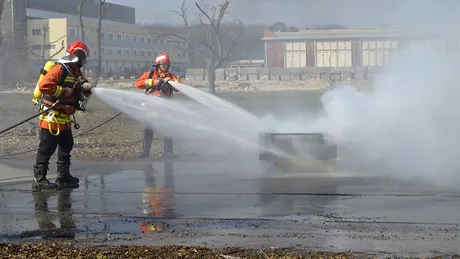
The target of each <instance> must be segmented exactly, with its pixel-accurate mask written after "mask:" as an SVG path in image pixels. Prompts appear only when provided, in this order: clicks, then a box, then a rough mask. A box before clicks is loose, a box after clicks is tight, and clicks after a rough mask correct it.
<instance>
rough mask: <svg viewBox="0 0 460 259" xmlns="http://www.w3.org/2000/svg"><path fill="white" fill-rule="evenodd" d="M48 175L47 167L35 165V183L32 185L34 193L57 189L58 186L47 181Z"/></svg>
mask: <svg viewBox="0 0 460 259" xmlns="http://www.w3.org/2000/svg"><path fill="white" fill-rule="evenodd" d="M47 173H48V166H47V165H42V164H38V165H34V182H33V183H32V191H41V190H52V189H57V185H56V184H55V183H50V181H48V179H46V174H47Z"/></svg>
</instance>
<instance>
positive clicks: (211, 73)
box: [208, 64, 216, 94]
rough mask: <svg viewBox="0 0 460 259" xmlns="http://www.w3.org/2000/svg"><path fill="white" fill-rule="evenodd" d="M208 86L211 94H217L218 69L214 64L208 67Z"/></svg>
mask: <svg viewBox="0 0 460 259" xmlns="http://www.w3.org/2000/svg"><path fill="white" fill-rule="evenodd" d="M208 84H209V92H210V93H211V94H216V68H215V67H214V65H213V64H210V65H209V66H208Z"/></svg>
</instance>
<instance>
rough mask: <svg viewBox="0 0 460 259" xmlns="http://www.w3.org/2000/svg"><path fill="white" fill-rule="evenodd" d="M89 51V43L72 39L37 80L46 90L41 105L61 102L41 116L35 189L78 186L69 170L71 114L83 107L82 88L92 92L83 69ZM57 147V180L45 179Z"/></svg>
mask: <svg viewBox="0 0 460 259" xmlns="http://www.w3.org/2000/svg"><path fill="white" fill-rule="evenodd" d="M89 55H90V50H89V48H88V47H87V46H86V44H84V43H83V42H80V41H75V42H73V43H71V44H70V45H69V46H68V47H67V53H66V55H65V56H64V57H62V58H61V59H59V60H58V62H57V63H56V65H55V66H54V67H53V68H52V69H51V70H50V71H48V73H46V75H45V76H44V77H43V79H42V80H41V81H40V82H39V84H38V87H39V89H40V91H41V92H42V93H43V99H42V102H43V107H41V108H42V109H46V108H48V107H50V106H51V105H53V104H54V103H55V102H56V101H57V100H59V102H58V104H56V105H55V106H54V107H53V108H52V110H50V111H49V112H47V113H44V114H42V115H40V117H39V125H40V144H39V148H38V153H37V158H36V163H35V165H34V182H33V184H32V189H33V190H34V191H39V190H42V189H56V188H62V187H78V186H79V185H78V183H79V179H78V178H76V177H73V176H72V175H71V174H70V172H69V168H70V157H71V155H70V152H71V151H72V148H73V145H74V140H73V135H72V128H71V126H72V120H71V118H70V117H71V116H72V115H73V114H74V113H75V112H76V110H77V109H79V110H82V108H81V106H79V102H78V98H79V96H80V97H81V95H79V90H80V89H81V90H82V92H83V94H84V95H85V96H89V95H90V94H91V87H92V86H91V83H89V82H88V80H86V79H84V78H83V76H82V72H81V68H82V67H83V65H84V64H85V63H86V59H87V57H89ZM76 86H79V88H76ZM80 86H81V88H80ZM80 93H81V91H80ZM58 147H59V148H58ZM57 148H58V154H57V156H58V157H57V158H58V159H57V160H58V161H57V178H56V183H50V182H49V181H48V180H47V179H46V175H47V173H48V164H49V160H50V158H51V156H52V155H53V153H54V152H55V151H56V149H57Z"/></svg>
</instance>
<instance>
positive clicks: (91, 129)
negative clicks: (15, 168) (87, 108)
mask: <svg viewBox="0 0 460 259" xmlns="http://www.w3.org/2000/svg"><path fill="white" fill-rule="evenodd" d="M42 113H43V112H42ZM40 114H41V113H40ZM40 114H38V115H36V116H34V117H31V118H29V119H28V120H31V119H33V118H35V117H37V116H40ZM121 114H122V113H121V112H120V113H117V114H116V115H115V116H112V117H111V118H109V119H107V120H105V121H103V122H102V123H100V124H98V125H96V126H94V127H92V128H90V129H88V130H86V131H84V132H81V133H80V134H77V135H75V137H74V138H78V137H81V136H83V135H85V134H87V133H89V132H91V131H93V130H95V129H97V128H99V127H101V126H103V125H105V124H107V123H109V122H110V121H112V120H114V119H115V118H117V117H118V116H120V115H121ZM28 120H24V121H22V123H25V122H27V121H28ZM22 123H18V124H16V125H15V127H17V126H19V125H21V124H22ZM13 128H14V126H12V127H10V128H8V129H7V130H5V131H2V132H1V133H3V132H6V131H8V130H10V129H13ZM34 151H37V148H34V149H29V150H26V151H22V152H18V153H13V154H8V155H2V156H0V158H5V157H11V156H17V155H22V154H27V153H30V152H34Z"/></svg>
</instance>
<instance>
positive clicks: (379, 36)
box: [262, 27, 460, 68]
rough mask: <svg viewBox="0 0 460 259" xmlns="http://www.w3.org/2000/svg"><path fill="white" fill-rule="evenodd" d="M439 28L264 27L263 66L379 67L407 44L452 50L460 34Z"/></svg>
mask: <svg viewBox="0 0 460 259" xmlns="http://www.w3.org/2000/svg"><path fill="white" fill-rule="evenodd" d="M446 35H447V34H446V33H445V30H442V29H440V28H436V27H432V28H426V27H424V28H419V29H414V28H412V29H408V28H397V27H381V28H350V29H332V30H303V31H299V32H272V31H265V33H264V38H262V40H263V41H264V42H265V67H268V68H296V67H353V66H364V67H379V66H383V65H384V64H386V63H387V62H388V61H389V60H390V59H391V56H392V54H393V53H394V52H396V51H398V50H399V49H401V48H402V47H403V46H407V45H410V44H426V45H429V46H431V47H434V48H444V49H446V50H447V51H456V50H458V47H459V39H460V34H458V33H453V32H452V33H449V36H446Z"/></svg>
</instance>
